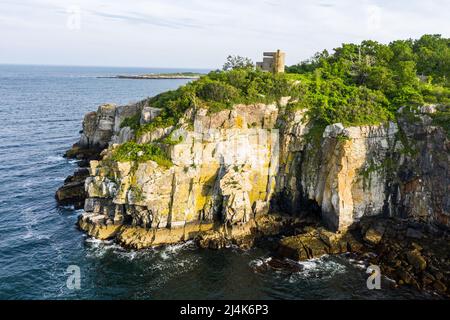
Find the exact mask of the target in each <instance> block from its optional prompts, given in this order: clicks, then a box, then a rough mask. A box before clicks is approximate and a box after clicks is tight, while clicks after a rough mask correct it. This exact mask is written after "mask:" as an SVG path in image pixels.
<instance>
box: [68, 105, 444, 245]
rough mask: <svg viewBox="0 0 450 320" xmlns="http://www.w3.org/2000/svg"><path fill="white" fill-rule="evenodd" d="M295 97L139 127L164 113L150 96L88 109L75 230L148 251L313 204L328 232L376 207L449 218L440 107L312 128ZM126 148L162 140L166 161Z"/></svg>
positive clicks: (382, 211) (254, 225) (190, 113)
mask: <svg viewBox="0 0 450 320" xmlns="http://www.w3.org/2000/svg"><path fill="white" fill-rule="evenodd" d="M289 103H290V101H289V98H283V99H281V101H279V102H277V103H274V104H252V105H239V104H238V105H234V106H233V107H232V108H231V109H226V110H222V111H220V112H217V113H213V114H210V113H209V112H208V111H207V110H206V109H202V108H190V109H189V110H187V111H186V112H185V114H184V116H183V117H182V118H181V119H180V120H179V122H178V123H177V124H176V125H172V126H169V127H166V128H158V129H154V130H151V131H149V132H144V133H139V134H137V132H136V130H133V129H132V128H130V127H128V126H123V125H122V124H123V123H124V120H125V119H126V118H129V117H133V116H134V117H138V118H139V123H140V124H146V123H151V122H152V121H153V119H154V118H155V117H156V116H158V114H159V109H157V108H154V107H152V106H151V105H149V102H148V100H145V101H142V102H140V103H137V104H133V105H128V106H120V107H117V106H114V105H103V106H100V107H99V108H98V110H97V112H92V113H88V114H87V115H86V116H85V118H84V121H83V132H82V135H81V138H80V141H79V142H78V143H77V144H75V145H74V147H73V148H72V150H70V151H69V152H68V155H70V156H77V155H78V157H79V158H87V159H89V157H91V158H93V157H92V154H97V158H96V159H94V160H91V161H90V167H89V177H87V178H86V180H85V184H84V186H85V191H84V192H85V193H86V197H87V198H86V200H85V204H84V210H85V213H83V214H82V216H81V217H80V219H79V225H80V227H81V228H82V229H83V230H85V231H86V232H87V233H89V234H90V235H91V236H94V237H97V238H100V239H106V238H112V237H115V238H116V239H117V240H118V241H119V242H120V243H122V244H124V245H127V246H131V247H135V248H142V247H148V246H153V245H159V244H164V243H172V242H178V241H183V240H187V239H192V238H196V237H197V238H199V237H203V238H205V235H209V236H210V237H212V238H214V237H215V238H221V239H222V240H223V239H228V240H230V241H234V240H236V239H238V238H242V237H246V236H251V235H254V234H255V233H257V232H258V231H259V229H261V228H258V221H261V219H262V218H261V217H264V216H266V215H267V214H269V215H270V214H271V213H273V212H284V213H288V214H291V215H294V216H301V215H302V214H304V213H305V212H311V211H315V212H317V213H318V214H319V215H320V218H321V220H322V222H323V224H324V225H325V226H326V227H327V228H328V229H330V230H332V231H343V230H347V229H348V228H350V227H351V226H352V225H354V224H355V223H356V222H358V221H359V220H360V219H361V218H363V217H367V216H379V215H382V216H385V217H402V218H410V219H413V220H421V221H424V222H426V223H429V224H432V225H436V226H444V227H448V226H450V225H449V223H450V222H449V219H448V217H449V214H450V210H449V209H450V200H449V197H448V196H447V195H448V191H449V186H450V183H449V181H450V179H449V176H448V173H449V163H450V161H449V152H448V148H449V141H448V138H447V136H446V135H445V133H444V131H443V130H442V129H441V128H440V127H436V126H433V125H432V122H431V118H430V116H429V115H428V114H427V113H430V112H433V108H422V109H421V110H418V111H417V112H416V113H413V114H412V115H411V112H410V110H409V109H408V112H406V111H405V115H403V114H399V115H398V118H399V120H398V122H397V123H394V122H388V123H384V124H381V125H377V126H359V127H347V128H346V127H344V126H343V125H342V124H339V123H337V124H333V125H330V126H328V127H326V128H325V129H324V130H323V132H320V135H319V136H317V134H314V132H315V131H317V130H315V129H316V128H313V127H312V126H311V125H310V123H309V122H308V119H307V116H306V113H305V112H304V111H303V110H296V111H291V109H290V108H289ZM403 111H404V110H402V111H400V112H403ZM127 144H133V146H142V145H152V146H155V147H157V148H158V150H160V151H161V152H162V154H163V157H164V159H165V161H158V159H156V160H155V159H153V160H152V158H151V157H150V158H148V157H146V154H145V150H144V151H142V150H141V151H138V152H137V153H136V154H135V157H134V158H133V159H131V160H130V159H127V158H126V157H125V160H124V159H120V158H118V157H117V154H118V152H119V151H118V150H120V148H121V146H124V145H127ZM100 150H103V151H101V154H100V155H98V153H99V151H100ZM127 150H128V149H127ZM130 150H131V149H130ZM139 150H140V149H139ZM122 151H123V150H122ZM128 152H133V151H128ZM94 158H95V157H94ZM260 225H261V223H260ZM266 229H267V228H266ZM269 229H270V228H269ZM276 230H278V229H277V228H275V229H274V230H272V231H273V232H275V233H276ZM265 232H266V233H267V232H269V231H267V230H265ZM269 233H270V232H269Z"/></svg>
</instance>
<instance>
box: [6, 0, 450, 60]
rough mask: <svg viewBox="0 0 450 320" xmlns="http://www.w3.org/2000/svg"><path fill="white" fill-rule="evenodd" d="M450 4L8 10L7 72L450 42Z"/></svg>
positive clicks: (53, 4) (195, 2)
mask: <svg viewBox="0 0 450 320" xmlns="http://www.w3.org/2000/svg"><path fill="white" fill-rule="evenodd" d="M449 17H450V1H449V0H420V1H419V0H400V1H396V0H390V1H388V0H379V1H377V0H362V1H361V0H319V1H312V0H296V1H295V0H145V1H144V0H127V1H125V0H105V1H101V0H73V1H61V0H1V1H0V63H25V64H61V65H105V66H143V67H188V68H189V67H192V68H217V67H220V66H221V65H222V64H223V61H224V60H225V58H226V56H227V55H228V54H239V55H243V56H248V57H250V58H252V59H253V60H254V61H256V60H258V59H260V56H261V53H262V52H263V51H268V50H276V49H278V48H279V49H282V50H283V51H285V52H286V54H287V57H286V59H287V64H294V63H296V62H298V61H300V60H304V59H306V58H308V57H310V56H312V55H313V54H314V53H315V52H317V51H320V50H323V49H325V48H326V49H332V48H334V47H337V46H339V45H340V44H341V43H343V42H360V41H361V40H364V39H373V40H377V41H380V42H389V41H391V40H395V39H407V38H417V37H420V35H422V34H425V33H439V34H442V35H443V36H446V37H448V36H449V32H450V18H449Z"/></svg>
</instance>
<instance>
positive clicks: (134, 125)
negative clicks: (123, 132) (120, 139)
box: [120, 113, 141, 130]
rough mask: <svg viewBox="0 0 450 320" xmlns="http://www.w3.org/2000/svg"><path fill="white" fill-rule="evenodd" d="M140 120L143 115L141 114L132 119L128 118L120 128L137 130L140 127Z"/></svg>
mask: <svg viewBox="0 0 450 320" xmlns="http://www.w3.org/2000/svg"><path fill="white" fill-rule="evenodd" d="M140 118H141V115H140V114H139V113H138V114H136V115H134V116H131V117H126V118H125V119H123V121H122V123H121V124H120V127H121V128H124V127H130V128H131V129H133V130H136V129H138V128H139V126H140Z"/></svg>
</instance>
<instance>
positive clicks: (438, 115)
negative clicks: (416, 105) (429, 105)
mask: <svg viewBox="0 0 450 320" xmlns="http://www.w3.org/2000/svg"><path fill="white" fill-rule="evenodd" d="M431 117H432V118H433V124H435V125H438V126H441V127H442V128H444V130H445V132H446V133H447V137H448V138H449V139H450V107H449V106H443V107H441V108H440V109H438V110H437V111H436V112H435V113H433V114H432V115H431Z"/></svg>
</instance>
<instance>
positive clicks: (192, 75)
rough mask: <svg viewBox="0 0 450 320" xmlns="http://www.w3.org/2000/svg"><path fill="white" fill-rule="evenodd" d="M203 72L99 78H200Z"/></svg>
mask: <svg viewBox="0 0 450 320" xmlns="http://www.w3.org/2000/svg"><path fill="white" fill-rule="evenodd" d="M202 75H204V74H202V73H196V72H175V73H148V74H140V75H116V76H100V77H97V78H109V79H111V78H112V79H137V80H146V79H170V80H172V79H194V80H195V79H198V78H200V77H201V76H202Z"/></svg>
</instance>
